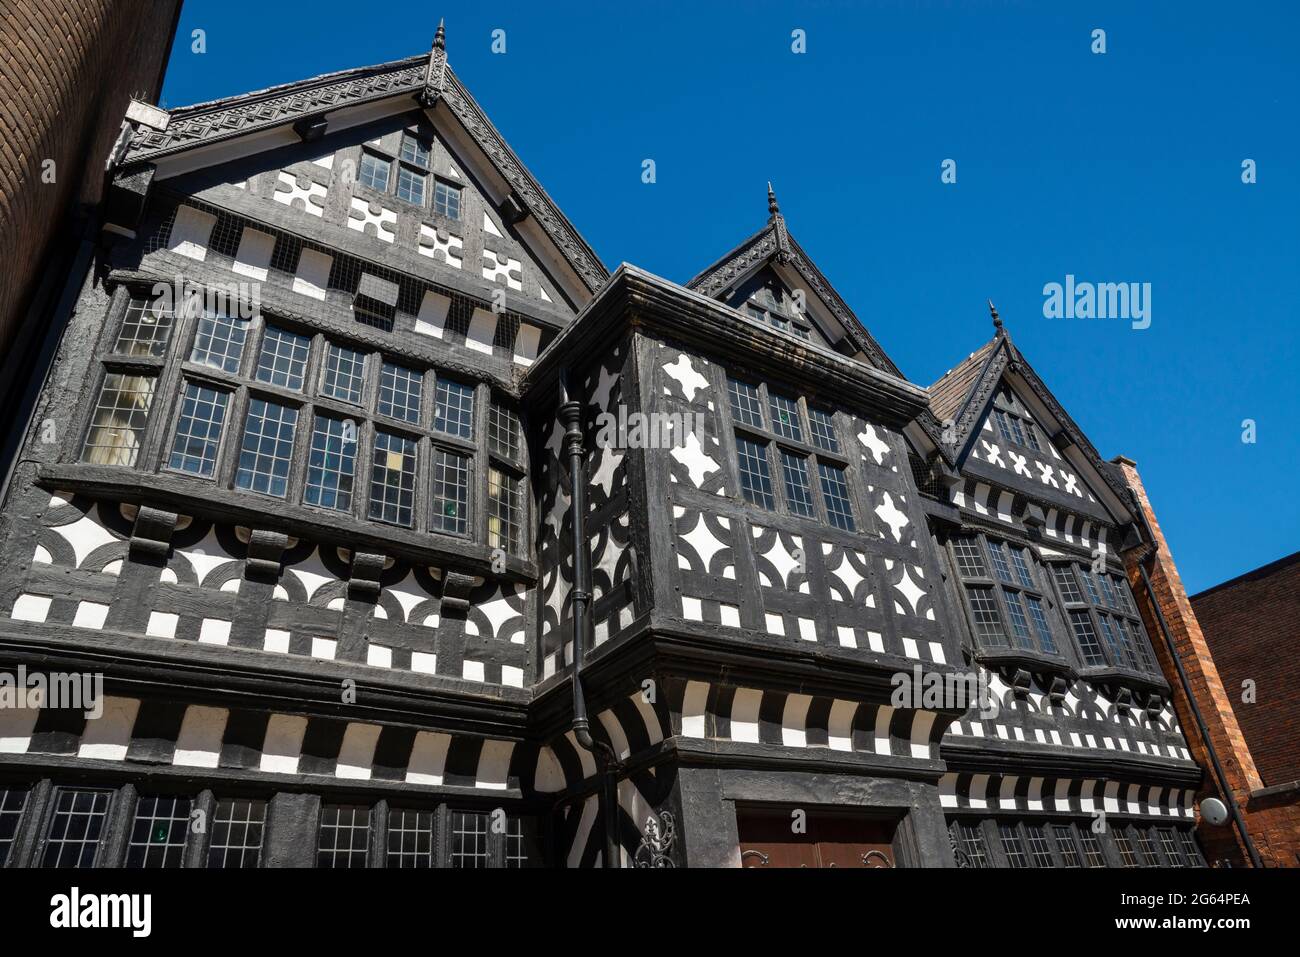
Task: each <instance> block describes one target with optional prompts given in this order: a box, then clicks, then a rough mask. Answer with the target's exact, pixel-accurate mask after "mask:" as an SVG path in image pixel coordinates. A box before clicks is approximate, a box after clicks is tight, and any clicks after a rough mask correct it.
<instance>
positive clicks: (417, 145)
mask: <svg viewBox="0 0 1300 957" xmlns="http://www.w3.org/2000/svg"><path fill="white" fill-rule="evenodd" d="M402 159H404V160H406V162H408V163H414V164H415V165H416V166H421V167H423V168H424V169H428V168H429V147H428V146H426V145H425V144H424V143H422V142H421V141H420V140H418V139H416V138H415V137H414V136H412V135H411V134H410V133H403V134H402Z"/></svg>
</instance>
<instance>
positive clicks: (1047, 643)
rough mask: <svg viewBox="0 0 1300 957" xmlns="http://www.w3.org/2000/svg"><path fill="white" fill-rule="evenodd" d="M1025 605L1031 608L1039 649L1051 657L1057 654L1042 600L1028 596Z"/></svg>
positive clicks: (1031, 617) (1030, 614)
mask: <svg viewBox="0 0 1300 957" xmlns="http://www.w3.org/2000/svg"><path fill="white" fill-rule="evenodd" d="M1025 604H1027V605H1028V606H1029V617H1030V619H1031V620H1032V621H1033V623H1034V631H1035V632H1036V633H1037V634H1038V644H1039V647H1041V648H1042V649H1043V651H1045V652H1047V653H1048V654H1049V655H1054V654H1056V642H1055V641H1053V640H1052V632H1051V629H1049V628H1048V627H1047V618H1046V616H1044V614H1043V602H1042V600H1041V599H1039V598H1037V597H1035V596H1033V595H1026V596H1025Z"/></svg>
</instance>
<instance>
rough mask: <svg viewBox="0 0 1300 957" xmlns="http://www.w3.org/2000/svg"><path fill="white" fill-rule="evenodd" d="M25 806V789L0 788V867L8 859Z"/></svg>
mask: <svg viewBox="0 0 1300 957" xmlns="http://www.w3.org/2000/svg"><path fill="white" fill-rule="evenodd" d="M26 806H27V791H26V789H23V788H7V789H3V790H0V867H4V865H5V862H6V861H8V860H9V848H11V847H12V846H13V843H14V837H15V836H16V835H17V833H18V822H19V821H20V820H22V816H23V808H25V807H26Z"/></svg>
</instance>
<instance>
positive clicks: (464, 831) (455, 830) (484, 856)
mask: <svg viewBox="0 0 1300 957" xmlns="http://www.w3.org/2000/svg"><path fill="white" fill-rule="evenodd" d="M489 862H490V855H489V852H488V816H487V815H486V814H483V813H479V812H477V811H452V812H451V861H450V863H451V866H452V867H455V868H462V869H477V868H484V867H487V866H489Z"/></svg>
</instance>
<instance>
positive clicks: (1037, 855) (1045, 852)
mask: <svg viewBox="0 0 1300 957" xmlns="http://www.w3.org/2000/svg"><path fill="white" fill-rule="evenodd" d="M1025 836H1026V837H1027V838H1029V854H1030V858H1031V859H1032V860H1033V862H1034V867H1055V866H1056V858H1054V857H1052V849H1051V847H1050V846H1049V845H1048V843H1047V835H1046V834H1045V833H1044V832H1043V825H1041V824H1026V825H1025Z"/></svg>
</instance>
